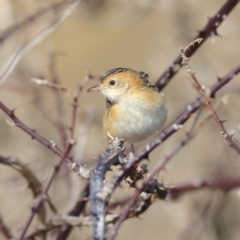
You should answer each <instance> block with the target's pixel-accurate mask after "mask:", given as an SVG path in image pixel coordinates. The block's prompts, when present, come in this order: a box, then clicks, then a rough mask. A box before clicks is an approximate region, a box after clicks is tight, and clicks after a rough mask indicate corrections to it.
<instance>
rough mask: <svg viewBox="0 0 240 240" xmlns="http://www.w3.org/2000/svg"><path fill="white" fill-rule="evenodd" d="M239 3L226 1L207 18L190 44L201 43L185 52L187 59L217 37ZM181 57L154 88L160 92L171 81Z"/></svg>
mask: <svg viewBox="0 0 240 240" xmlns="http://www.w3.org/2000/svg"><path fill="white" fill-rule="evenodd" d="M238 3H239V0H227V1H226V2H225V4H223V6H222V7H221V8H220V9H219V11H218V12H217V13H216V14H215V15H214V16H213V17H211V18H209V20H208V23H207V24H206V26H204V28H203V29H202V30H200V31H199V32H198V34H197V35H196V36H195V37H194V39H193V40H192V42H193V41H194V40H195V39H198V38H202V39H203V40H202V42H201V44H199V45H195V46H194V47H192V48H191V49H190V50H189V51H187V53H186V54H187V57H191V56H192V55H193V54H194V53H195V52H196V51H197V50H198V49H199V47H200V46H201V45H202V44H203V43H204V42H205V41H206V40H207V39H208V38H209V37H211V36H213V35H218V34H217V28H218V27H219V26H220V25H221V24H222V22H223V21H224V20H225V19H226V18H227V16H228V15H229V13H230V12H231V11H232V10H233V9H234V8H235V7H236V5H237V4H238ZM181 63H182V57H181V55H178V56H177V57H176V59H175V60H174V61H173V62H172V64H171V65H170V66H169V67H168V68H167V70H166V71H165V72H164V73H163V74H162V75H161V76H160V77H159V78H158V80H157V81H156V86H157V87H158V88H159V89H160V90H162V89H163V88H164V87H166V86H167V84H168V83H169V82H170V81H171V79H172V78H173V77H174V76H175V75H176V74H177V73H178V71H179V70H180V69H181V67H182V65H181Z"/></svg>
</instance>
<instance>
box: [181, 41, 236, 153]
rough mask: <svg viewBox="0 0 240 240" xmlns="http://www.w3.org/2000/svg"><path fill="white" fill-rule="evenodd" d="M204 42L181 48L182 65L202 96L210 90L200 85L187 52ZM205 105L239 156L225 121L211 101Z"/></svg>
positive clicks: (207, 100) (208, 100)
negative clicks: (225, 126) (224, 124)
mask: <svg viewBox="0 0 240 240" xmlns="http://www.w3.org/2000/svg"><path fill="white" fill-rule="evenodd" d="M201 41H202V39H196V40H195V41H194V42H192V43H190V44H189V45H188V46H187V47H186V48H185V49H183V48H181V56H182V59H183V61H182V64H183V65H185V66H186V68H187V73H189V75H190V76H191V78H192V79H193V81H194V84H195V88H196V90H197V91H198V92H199V94H200V95H201V96H206V97H207V94H208V91H209V89H208V88H203V87H202V86H201V84H200V83H199V81H198V79H197V77H196V75H195V74H196V73H195V72H194V71H193V70H192V69H191V67H190V65H189V58H187V56H186V51H188V50H189V49H191V48H192V47H194V46H195V45H196V43H198V44H200V43H201ZM205 104H206V106H207V108H208V109H209V110H210V112H211V114H212V116H213V118H214V120H215V122H216V123H217V125H218V127H219V129H220V131H221V135H222V137H223V138H224V139H226V140H227V141H228V143H229V144H230V147H232V148H233V149H234V150H235V151H236V152H237V153H238V154H240V148H239V147H238V146H237V144H236V143H235V142H234V141H233V139H232V138H233V136H234V134H232V135H229V134H228V133H227V131H226V129H225V128H224V126H223V123H224V121H221V120H220V119H219V117H218V115H217V113H216V111H215V110H214V109H213V106H212V104H211V102H210V99H209V98H208V97H207V99H206V101H205Z"/></svg>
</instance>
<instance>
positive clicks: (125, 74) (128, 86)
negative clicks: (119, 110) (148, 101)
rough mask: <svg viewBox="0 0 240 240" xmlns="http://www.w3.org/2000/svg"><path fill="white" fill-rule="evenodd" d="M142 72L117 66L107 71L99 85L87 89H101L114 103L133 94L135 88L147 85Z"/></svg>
mask: <svg viewBox="0 0 240 240" xmlns="http://www.w3.org/2000/svg"><path fill="white" fill-rule="evenodd" d="M140 74H143V73H142V72H137V71H134V70H132V69H129V68H115V69H112V70H110V71H108V72H106V73H105V74H104V75H103V76H102V77H101V79H100V81H99V83H98V85H96V86H93V87H91V88H89V89H88V90H87V91H88V92H91V91H100V92H101V93H102V94H103V95H104V96H105V97H106V98H107V99H108V100H109V101H111V102H112V103H114V102H118V101H119V100H121V99H123V98H125V97H127V96H128V94H131V93H132V92H133V91H134V89H140V88H143V87H144V86H145V85H146V84H144V81H143V79H142V78H141V77H142V76H141V75H140ZM145 75H146V74H145ZM146 76H147V75H146Z"/></svg>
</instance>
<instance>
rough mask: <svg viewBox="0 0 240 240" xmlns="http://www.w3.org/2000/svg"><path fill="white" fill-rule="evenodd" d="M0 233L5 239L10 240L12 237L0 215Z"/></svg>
mask: <svg viewBox="0 0 240 240" xmlns="http://www.w3.org/2000/svg"><path fill="white" fill-rule="evenodd" d="M0 232H1V233H2V234H3V236H4V237H5V238H6V239H12V237H13V235H12V233H11V231H10V229H9V228H8V227H7V226H6V224H5V223H4V221H3V219H2V217H1V215H0Z"/></svg>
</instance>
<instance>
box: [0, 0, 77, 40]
mask: <svg viewBox="0 0 240 240" xmlns="http://www.w3.org/2000/svg"><path fill="white" fill-rule="evenodd" d="M76 1H77V0H63V1H61V2H58V3H54V4H52V5H50V6H48V7H46V8H42V9H41V10H39V11H38V12H36V13H34V14H32V15H30V16H28V17H26V18H25V19H23V20H22V21H21V22H19V23H17V24H14V25H13V26H11V27H9V28H7V29H5V30H3V31H2V32H1V33H0V43H3V42H4V41H5V40H6V39H7V38H9V37H11V36H12V35H14V34H16V33H17V32H19V31H20V30H22V29H24V28H25V27H28V26H30V25H32V24H33V23H35V22H36V21H37V20H38V19H39V18H41V17H42V16H44V15H45V14H47V13H49V12H56V11H59V10H60V9H61V8H64V7H65V6H67V5H69V4H72V3H74V2H76Z"/></svg>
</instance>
